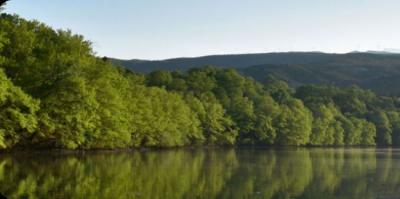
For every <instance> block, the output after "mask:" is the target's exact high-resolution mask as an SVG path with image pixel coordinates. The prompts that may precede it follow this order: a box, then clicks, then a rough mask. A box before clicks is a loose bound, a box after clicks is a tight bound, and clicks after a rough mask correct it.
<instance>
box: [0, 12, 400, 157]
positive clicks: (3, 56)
mask: <svg viewBox="0 0 400 199" xmlns="http://www.w3.org/2000/svg"><path fill="white" fill-rule="evenodd" d="M399 108H400V100H399V98H397V97H387V96H379V95H377V94H376V93H374V92H372V91H369V90H363V89H361V88H359V87H357V86H352V87H348V88H338V87H334V86H327V85H303V86H300V87H297V88H291V87H289V86H288V84H287V83H286V82H284V81H281V80H279V79H277V78H275V77H273V76H266V77H265V80H264V81H261V82H257V81H255V80H254V79H252V78H249V77H246V76H243V75H241V74H240V73H239V72H237V71H236V70H234V69H218V68H215V67H212V66H205V67H202V68H195V69H191V70H189V71H187V72H179V71H175V72H168V71H154V72H151V73H149V74H140V73H135V72H133V71H130V70H127V69H124V68H122V67H119V66H115V65H113V64H112V63H111V61H110V60H108V59H107V58H99V57H97V56H96V55H95V53H94V52H93V49H92V48H91V42H89V41H87V40H85V39H84V38H83V37H82V36H80V35H75V34H73V33H72V32H71V31H64V30H54V29H52V28H51V27H49V26H47V25H45V24H43V23H40V22H37V21H28V20H25V19H23V18H20V17H19V16H17V15H9V14H1V15H0V149H2V150H10V149H21V148H23V149H53V148H56V149H72V150H74V149H78V150H82V149H83V150H88V149H118V150H120V149H127V148H128V149H129V148H138V149H141V148H152V147H154V148H170V147H184V146H185V147H187V146H194V147H197V146H242V145H246V146H375V145H377V146H399V145H400V109H399Z"/></svg>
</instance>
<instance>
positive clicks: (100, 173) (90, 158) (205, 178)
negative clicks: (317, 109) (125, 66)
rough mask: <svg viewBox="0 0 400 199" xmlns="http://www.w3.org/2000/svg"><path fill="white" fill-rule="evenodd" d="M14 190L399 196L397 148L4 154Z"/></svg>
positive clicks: (0, 157) (1, 169)
mask: <svg viewBox="0 0 400 199" xmlns="http://www.w3.org/2000/svg"><path fill="white" fill-rule="evenodd" d="M0 192H1V193H3V194H4V195H6V196H8V197H9V198H44V199H46V198H68V199H70V198H71V199H72V198H85V199H86V198H104V199H114V198H146V199H147V198H148V199H157V198H159V199H169V198H172V199H175V198H177V199H179V198H185V199H186V198H189V199H190V198H207V199H212V198H227V199H231V198H233V199H234V198H316V199H329V198H349V199H354V198H360V199H368V198H400V150H398V149H305V148H300V149H293V148H291V149H236V150H234V149H202V150H188V149H182V150H168V151H148V152H121V153H100V152H97V153H86V154H60V153H13V154H0Z"/></svg>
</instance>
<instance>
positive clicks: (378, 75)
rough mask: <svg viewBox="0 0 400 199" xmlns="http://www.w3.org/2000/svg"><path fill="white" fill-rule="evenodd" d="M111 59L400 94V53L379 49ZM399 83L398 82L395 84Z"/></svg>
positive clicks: (137, 66) (134, 66) (132, 65)
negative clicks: (214, 68)
mask: <svg viewBox="0 0 400 199" xmlns="http://www.w3.org/2000/svg"><path fill="white" fill-rule="evenodd" d="M113 61H114V62H115V63H116V64H118V65H122V66H124V67H127V68H129V69H131V70H134V71H137V72H144V73H148V72H151V71H154V70H168V71H174V70H182V71H185V70H188V69H190V68H194V67H201V66H204V65H213V66H218V67H222V68H236V69H238V70H239V71H241V72H242V73H243V74H246V75H249V76H251V77H253V78H255V79H256V80H259V81H263V80H264V79H265V77H266V76H268V75H271V74H272V75H274V76H276V77H278V78H281V79H284V80H286V81H288V82H289V83H290V85H292V86H298V85H302V84H309V83H313V84H330V85H336V86H342V87H346V86H351V85H358V86H360V87H363V88H367V89H371V90H374V91H376V92H378V93H380V94H385V95H398V94H400V55H399V54H378V53H348V54H327V53H319V52H291V53H264V54H242V55H214V56H205V57H197V58H176V59H168V60H159V61H146V60H139V61H138V60H132V61H125V60H116V59H113ZM398 85H399V86H398Z"/></svg>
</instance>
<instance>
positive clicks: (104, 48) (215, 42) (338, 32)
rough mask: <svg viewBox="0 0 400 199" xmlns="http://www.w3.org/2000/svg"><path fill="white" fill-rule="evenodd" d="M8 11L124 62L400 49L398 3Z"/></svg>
mask: <svg viewBox="0 0 400 199" xmlns="http://www.w3.org/2000/svg"><path fill="white" fill-rule="evenodd" d="M6 12H9V13H17V14H19V15H21V16H23V17H25V18H28V19H37V20H39V21H42V22H45V23H47V24H48V25H50V26H52V27H55V28H62V29H71V30H72V31H73V32H75V33H79V34H82V35H84V36H85V37H86V39H88V40H91V41H92V42H93V43H94V44H93V47H94V49H95V51H96V52H97V54H98V55H101V56H103V55H104V56H109V57H118V58H125V59H131V58H142V59H162V58H171V57H183V56H186V57H187V56H201V55H209V54H229V53H254V52H273V51H324V52H337V53H343V52H349V51H353V50H360V51H364V50H382V49H386V48H400V25H399V20H400V1H399V0H248V1H246V0H11V2H10V3H9V4H8V5H7V9H6Z"/></svg>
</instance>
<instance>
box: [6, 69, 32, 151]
mask: <svg viewBox="0 0 400 199" xmlns="http://www.w3.org/2000/svg"><path fill="white" fill-rule="evenodd" d="M38 109H39V101H38V100H34V99H32V98H31V97H30V96H29V95H27V94H26V93H24V92H23V91H22V90H21V89H20V88H18V87H16V86H15V85H13V83H12V82H11V81H10V80H9V79H8V78H7V77H6V75H5V74H4V72H3V71H2V70H1V69H0V149H4V148H10V147H13V146H14V145H16V144H18V143H20V142H23V141H30V140H29V138H30V136H31V135H32V133H33V132H34V131H35V130H36V128H37V119H36V112H37V110H38Z"/></svg>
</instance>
